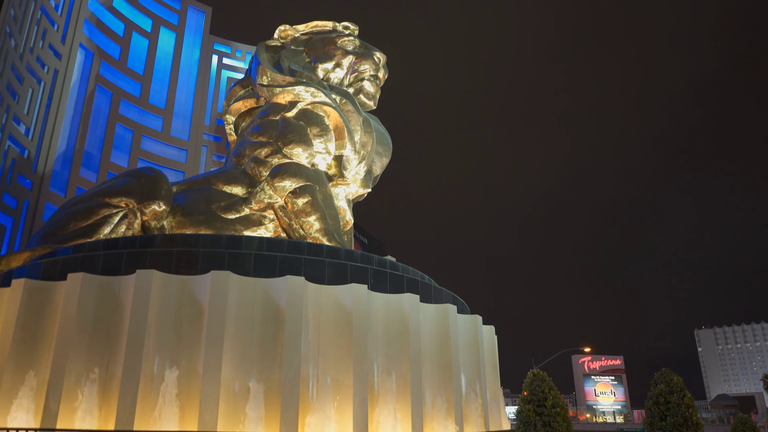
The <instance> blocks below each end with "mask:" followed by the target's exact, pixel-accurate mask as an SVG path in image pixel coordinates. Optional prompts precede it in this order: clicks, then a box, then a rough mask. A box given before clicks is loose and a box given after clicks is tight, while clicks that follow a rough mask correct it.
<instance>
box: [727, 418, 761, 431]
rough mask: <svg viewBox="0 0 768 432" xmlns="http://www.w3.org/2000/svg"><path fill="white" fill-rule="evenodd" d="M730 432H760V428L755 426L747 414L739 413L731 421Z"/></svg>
mask: <svg viewBox="0 0 768 432" xmlns="http://www.w3.org/2000/svg"><path fill="white" fill-rule="evenodd" d="M731 432H760V429H758V428H757V425H756V424H755V422H753V421H752V419H751V418H750V417H749V416H747V415H744V414H739V415H737V416H736V419H735V420H734V421H733V426H731Z"/></svg>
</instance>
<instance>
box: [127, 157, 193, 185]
mask: <svg viewBox="0 0 768 432" xmlns="http://www.w3.org/2000/svg"><path fill="white" fill-rule="evenodd" d="M137 166H138V167H139V168H141V167H152V168H157V169H159V170H160V171H162V172H163V174H165V175H166V176H167V177H168V180H170V181H172V182H177V181H181V180H184V171H179V170H177V169H173V168H169V167H167V166H164V165H160V164H157V163H154V162H150V161H148V160H146V159H142V158H139V162H138V164H137Z"/></svg>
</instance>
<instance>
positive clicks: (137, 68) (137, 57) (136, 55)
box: [128, 32, 149, 75]
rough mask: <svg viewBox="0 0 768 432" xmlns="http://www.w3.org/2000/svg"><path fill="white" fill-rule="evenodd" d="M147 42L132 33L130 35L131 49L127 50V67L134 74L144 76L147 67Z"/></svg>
mask: <svg viewBox="0 0 768 432" xmlns="http://www.w3.org/2000/svg"><path fill="white" fill-rule="evenodd" d="M148 50H149V40H147V38H145V37H144V36H142V35H140V34H138V33H137V32H133V34H132V35H131V48H130V49H129V50H128V67H129V68H131V70H133V71H134V72H137V73H139V74H140V75H144V69H145V68H146V66H147V51H148Z"/></svg>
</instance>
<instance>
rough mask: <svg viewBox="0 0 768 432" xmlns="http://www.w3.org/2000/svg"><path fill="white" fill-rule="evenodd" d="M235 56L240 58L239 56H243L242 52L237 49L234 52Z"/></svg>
mask: <svg viewBox="0 0 768 432" xmlns="http://www.w3.org/2000/svg"><path fill="white" fill-rule="evenodd" d="M235 55H236V56H238V57H240V56H241V55H243V50H241V49H239V50H237V51H235Z"/></svg>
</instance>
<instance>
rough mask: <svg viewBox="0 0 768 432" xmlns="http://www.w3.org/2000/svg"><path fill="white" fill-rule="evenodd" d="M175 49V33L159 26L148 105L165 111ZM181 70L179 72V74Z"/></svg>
mask: <svg viewBox="0 0 768 432" xmlns="http://www.w3.org/2000/svg"><path fill="white" fill-rule="evenodd" d="M175 48H176V33H175V32H173V31H172V30H169V29H167V28H165V27H164V26H160V34H159V35H158V37H157V51H156V52H155V67H154V70H153V72H152V86H151V87H150V89H149V103H151V104H152V105H154V106H156V107H159V108H162V109H165V107H166V105H167V103H168V86H169V85H170V81H171V67H172V66H173V51H174V50H175ZM181 73H183V70H180V71H179V74H181Z"/></svg>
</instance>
